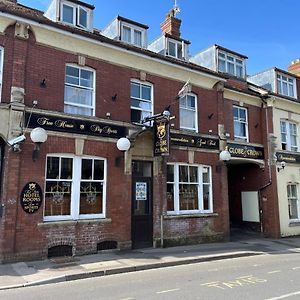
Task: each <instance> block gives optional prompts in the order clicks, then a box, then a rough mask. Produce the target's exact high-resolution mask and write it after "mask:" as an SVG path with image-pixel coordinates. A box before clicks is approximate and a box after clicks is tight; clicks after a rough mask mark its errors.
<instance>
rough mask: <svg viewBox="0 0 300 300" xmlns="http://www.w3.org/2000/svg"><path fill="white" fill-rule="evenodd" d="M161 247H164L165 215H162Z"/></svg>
mask: <svg viewBox="0 0 300 300" xmlns="http://www.w3.org/2000/svg"><path fill="white" fill-rule="evenodd" d="M160 247H161V248H163V247H164V215H163V214H161V216H160Z"/></svg>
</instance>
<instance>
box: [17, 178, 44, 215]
mask: <svg viewBox="0 0 300 300" xmlns="http://www.w3.org/2000/svg"><path fill="white" fill-rule="evenodd" d="M42 201H43V194H42V189H41V187H40V186H39V185H38V184H37V183H36V182H29V183H27V184H26V185H25V186H24V188H23V190H22V193H21V206H22V208H23V210H24V211H25V212H26V213H28V214H33V213H35V212H36V211H38V209H39V208H40V207H41V205H42Z"/></svg>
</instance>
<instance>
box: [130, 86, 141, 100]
mask: <svg viewBox="0 0 300 300" xmlns="http://www.w3.org/2000/svg"><path fill="white" fill-rule="evenodd" d="M131 97H135V98H140V85H139V84H136V83H131Z"/></svg>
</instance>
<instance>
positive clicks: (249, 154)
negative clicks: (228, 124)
mask: <svg viewBox="0 0 300 300" xmlns="http://www.w3.org/2000/svg"><path fill="white" fill-rule="evenodd" d="M227 146H228V151H229V153H230V154H231V156H232V157H243V158H252V159H264V148H263V147H256V146H251V145H241V144H233V143H228V144H227Z"/></svg>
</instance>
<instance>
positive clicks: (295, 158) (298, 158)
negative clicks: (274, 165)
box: [276, 152, 300, 164]
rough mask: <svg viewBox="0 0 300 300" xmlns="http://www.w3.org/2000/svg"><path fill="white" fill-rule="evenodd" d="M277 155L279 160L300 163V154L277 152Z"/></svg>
mask: <svg viewBox="0 0 300 300" xmlns="http://www.w3.org/2000/svg"><path fill="white" fill-rule="evenodd" d="M276 157H277V161H278V162H282V161H284V162H286V163H291V164H300V154H294V153H283V152H276Z"/></svg>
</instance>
